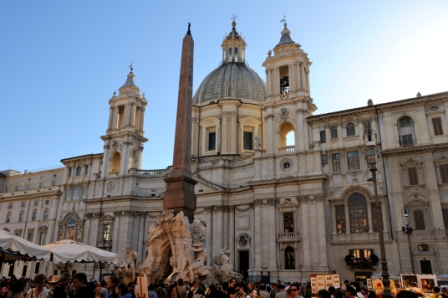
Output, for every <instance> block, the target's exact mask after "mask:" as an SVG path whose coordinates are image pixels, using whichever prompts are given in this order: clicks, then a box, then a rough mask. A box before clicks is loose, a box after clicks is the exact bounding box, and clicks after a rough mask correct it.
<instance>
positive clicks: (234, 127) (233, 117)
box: [227, 108, 240, 154]
mask: <svg viewBox="0 0 448 298" xmlns="http://www.w3.org/2000/svg"><path fill="white" fill-rule="evenodd" d="M228 117H229V118H230V120H229V121H230V132H231V134H232V135H234V137H236V139H233V140H232V141H231V142H230V152H229V153H231V154H237V153H238V136H239V135H240V134H239V132H238V123H237V122H238V119H237V118H238V108H235V111H234V112H229V113H228ZM227 148H229V147H227Z"/></svg>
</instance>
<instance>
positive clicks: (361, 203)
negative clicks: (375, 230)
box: [348, 194, 369, 233]
mask: <svg viewBox="0 0 448 298" xmlns="http://www.w3.org/2000/svg"><path fill="white" fill-rule="evenodd" d="M348 208H349V214H350V232H351V233H362V232H368V231H369V225H368V220H367V204H366V199H365V198H364V196H363V195H361V194H354V195H352V196H351V197H350V199H349V200H348Z"/></svg>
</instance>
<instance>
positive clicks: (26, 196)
mask: <svg viewBox="0 0 448 298" xmlns="http://www.w3.org/2000/svg"><path fill="white" fill-rule="evenodd" d="M54 188H57V189H56V190H51V191H45V192H36V191H32V193H27V192H28V191H15V192H12V193H3V194H0V199H1V200H2V201H3V202H9V201H17V200H30V199H36V198H39V199H40V198H42V199H43V198H55V197H56V199H58V198H59V197H60V196H61V195H62V192H61V191H60V190H59V186H55V187H54ZM18 192H20V194H16V193H18ZM29 192H31V191H29ZM5 195H7V196H5Z"/></svg>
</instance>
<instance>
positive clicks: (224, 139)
mask: <svg viewBox="0 0 448 298" xmlns="http://www.w3.org/2000/svg"><path fill="white" fill-rule="evenodd" d="M228 118H229V112H222V124H221V132H222V133H221V134H220V135H221V154H227V153H228V150H229V149H228V147H229V145H230V144H228V141H229V131H228V125H229V124H228ZM216 133H218V132H216ZM230 134H232V133H230ZM231 143H232V142H231Z"/></svg>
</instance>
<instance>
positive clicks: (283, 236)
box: [278, 233, 300, 242]
mask: <svg viewBox="0 0 448 298" xmlns="http://www.w3.org/2000/svg"><path fill="white" fill-rule="evenodd" d="M278 241H279V242H291V241H300V233H279V234H278Z"/></svg>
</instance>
